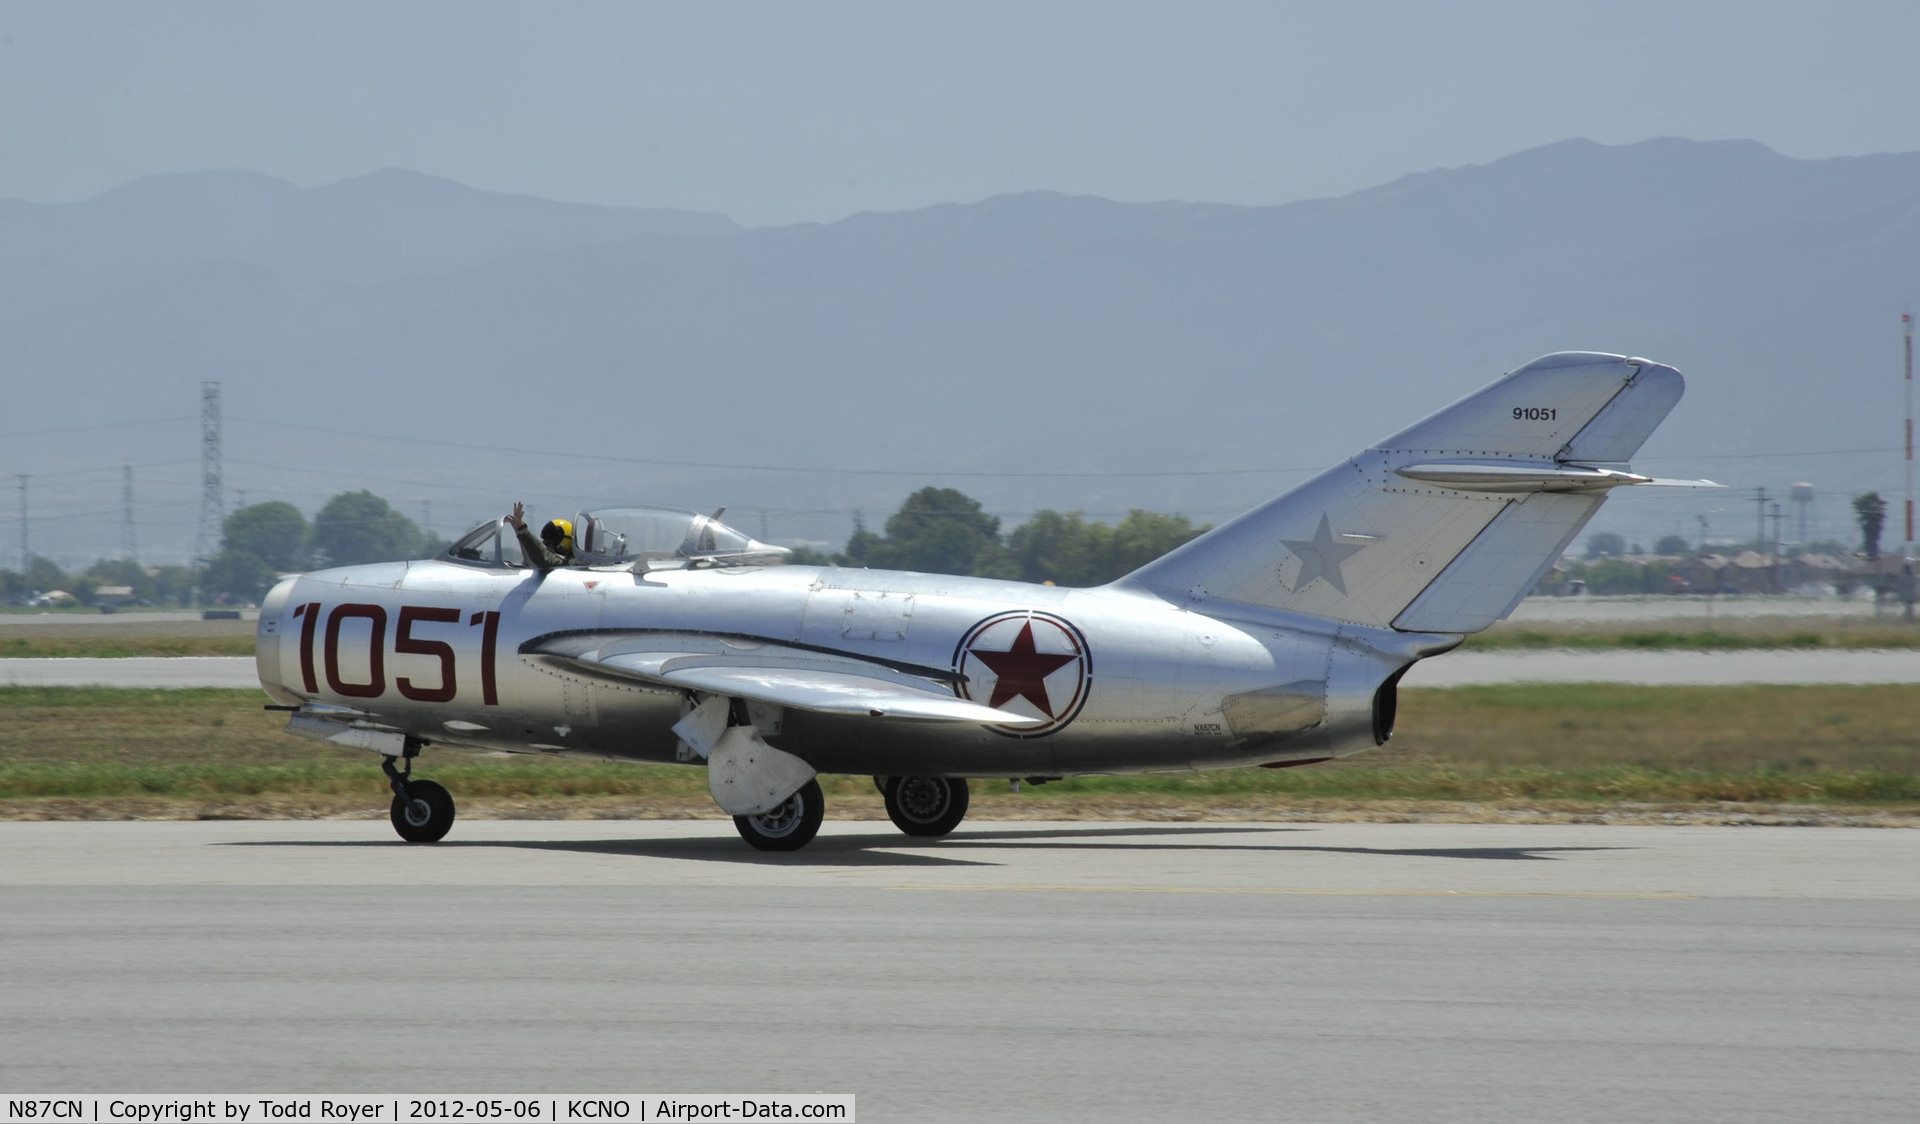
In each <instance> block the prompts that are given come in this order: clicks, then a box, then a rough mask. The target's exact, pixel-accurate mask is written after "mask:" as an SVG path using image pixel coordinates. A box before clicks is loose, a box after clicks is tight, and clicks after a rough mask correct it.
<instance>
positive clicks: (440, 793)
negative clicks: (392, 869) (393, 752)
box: [380, 754, 454, 843]
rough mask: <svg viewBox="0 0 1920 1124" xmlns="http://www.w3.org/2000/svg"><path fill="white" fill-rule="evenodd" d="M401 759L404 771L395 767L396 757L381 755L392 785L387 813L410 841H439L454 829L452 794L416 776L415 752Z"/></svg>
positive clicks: (402, 836) (394, 828)
mask: <svg viewBox="0 0 1920 1124" xmlns="http://www.w3.org/2000/svg"><path fill="white" fill-rule="evenodd" d="M402 760H404V761H405V762H406V769H405V770H404V771H403V770H400V769H396V768H394V767H393V758H391V757H388V756H386V755H384V754H383V755H382V756H381V758H380V769H381V771H382V772H384V773H386V774H387V783H388V784H389V785H391V786H392V788H393V805H392V807H391V808H389V809H388V811H387V817H388V818H389V819H391V820H392V821H393V830H395V831H397V832H399V833H400V838H402V839H404V840H406V841H407V842H409V843H438V842H439V841H440V840H442V839H444V838H446V835H447V832H448V831H450V830H452V829H453V814H454V812H453V794H452V793H450V792H448V791H447V790H446V789H445V788H443V787H441V786H440V785H437V784H435V783H434V782H432V781H426V780H420V781H417V780H414V779H413V755H412V754H408V755H406V757H404V758H403V759H402Z"/></svg>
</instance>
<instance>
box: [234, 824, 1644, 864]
mask: <svg viewBox="0 0 1920 1124" xmlns="http://www.w3.org/2000/svg"><path fill="white" fill-rule="evenodd" d="M1311 830H1313V829H1311V828H1304V827H1217V828H1216V827H1197V826H1167V827H1144V826H1143V827H1085V828H1038V829H1029V830H1001V831H992V830H989V831H967V832H964V833H962V834H958V835H950V836H947V837H946V838H944V839H940V840H937V841H935V840H917V839H910V838H906V837H903V836H900V835H897V834H893V833H891V832H889V833H885V834H874V835H823V836H820V837H819V838H818V839H815V840H814V841H813V843H812V844H810V845H809V846H808V847H807V848H806V849H805V850H803V851H794V852H787V853H780V852H767V851H756V850H753V849H751V848H749V847H748V846H746V844H744V843H742V842H741V841H740V840H738V839H735V838H733V837H732V836H725V837H714V838H694V839H468V840H444V841H442V842H440V843H436V844H433V845H432V846H433V848H434V849H441V848H511V849H515V850H535V851H571V852H574V853H577V854H588V855H630V856H633V857H635V858H659V859H691V860H695V861H701V862H726V863H753V864H756V865H776V866H802V867H804V866H833V867H889V866H897V867H914V866H935V867H937V866H1005V865H1006V864H1005V863H1004V862H997V861H993V860H990V859H986V858H984V857H983V858H961V857H960V855H962V854H964V853H966V852H967V851H979V850H1057V851H1073V850H1123V851H1141V850H1147V851H1186V852H1204V851H1231V852H1238V853H1243V854H1265V853H1273V854H1282V853H1299V852H1319V853H1323V854H1338V855H1381V856H1392V857H1399V858H1432V859H1475V860H1488V859H1491V860H1495V861H1509V862H1511V861H1534V862H1551V861H1557V859H1558V857H1559V856H1560V855H1561V854H1564V853H1569V852H1580V851H1617V850H1623V849H1631V848H1620V847H1525V846H1517V847H1333V846H1313V845H1310V844H1302V845H1276V844H1270V843H1264V842H1253V841H1249V842H1245V843H1226V842H1220V843H1215V842H1201V841H1199V840H1197V839H1194V838H1193V837H1194V836H1217V835H1258V836H1271V835H1276V834H1279V833H1282V832H1287V833H1292V832H1306V831H1311ZM1141 836H1157V837H1166V836H1179V837H1185V838H1183V839H1180V840H1179V841H1165V842H1160V841H1155V842H1134V840H1138V839H1139V838H1140V837H1141ZM217 845H218V846H226V847H381V848H408V847H412V846H415V845H414V844H408V843H403V842H401V841H399V840H397V839H396V840H387V839H353V840H285V841H274V840H245V841H234V842H230V843H222V844H217ZM900 848H938V850H939V851H940V852H944V853H938V854H936V853H931V852H930V851H928V850H914V851H902V850H900Z"/></svg>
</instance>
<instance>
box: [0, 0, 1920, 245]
mask: <svg viewBox="0 0 1920 1124" xmlns="http://www.w3.org/2000/svg"><path fill="white" fill-rule="evenodd" d="M1660 135H1675V136H1686V137H1692V138H1696V139H1718V138H1731V137H1743V138H1752V139H1756V140H1759V141H1762V142H1764V143H1766V144H1768V145H1771V146H1772V147H1774V148H1776V149H1779V150H1780V151H1782V152H1785V153H1788V154H1790V155H1794V156H1804V157H1819V156H1833V155H1845V154H1857V153H1867V152H1881V151H1912V150H1916V149H1920V4H1915V3H1913V2H1912V0H1905V2H1884V3H1882V2H1875V3H1822V4H1819V5H1813V4H1783V3H1714V4H1688V3H1680V2H1674V0H1664V2H1659V3H1621V2H1611V3H1592V2H1589V3H1580V4H1552V3H1513V4H1489V3H1468V2H1461V0H1452V2H1449V3H1445V4H1438V3H1352V2H1347V3H1323V4H1300V5H1282V4H1274V3H1259V4H1211V5H1209V4H1195V3H1182V4H1177V5H1176V4H1155V5H1144V4H1133V3H1125V2H1119V0H1099V2H1088V3H1056V4H1044V3H1033V2H1021V3H981V2H977V0H969V2H967V3H947V4H901V3H871V4H864V3H862V4H853V3H783V4H729V5H718V4H701V5H694V4H671V5H666V4H632V3H620V4H600V3H572V4H566V5H529V4H501V3H478V2H472V0H463V2H461V3H419V2H414V3H406V4H393V3H379V4H356V3H345V2H341V0H328V2H326V3H306V4H280V3H275V4H210V3H201V4H192V5H171V4H156V3H140V4H132V3H121V4H88V3H79V2H73V0H60V2H48V3H13V2H4V0H0V197H17V198H25V199H32V200H37V201H46V202H51V201H61V200H71V199H77V198H84V197H86V196H89V195H93V194H97V193H99V192H101V191H103V190H105V189H107V188H110V187H113V186H116V185H118V184H120V183H123V182H125V181H127V180H130V179H133V178H136V177H138V176H142V175H147V174H150V173H154V172H177V171H200V170H204V169H209V168H242V169H247V170H252V171H260V172H267V173H270V174H274V175H280V176H285V177H287V178H289V179H292V180H294V181H295V182H297V183H301V184H304V185H316V184H320V183H326V182H330V181H332V180H336V179H341V178H345V177H348V176H353V175H358V174H361V173H364V172H368V171H371V170H373V169H375V168H379V167H382V166H388V165H392V166H399V167H407V168H413V169H417V170H420V171H424V172H432V173H436V174H439V175H444V176H449V177H451V178H454V179H457V180H460V181H461V182H464V183H468V184H471V185H473V186H476V187H484V188H489V189H494V190H505V191H522V192H528V193H532V194H536V195H542V196H546V197H549V198H556V199H566V200H576V201H588V202H606V203H623V204H638V205H649V206H674V207H687V208H694V209H699V210H712V211H721V212H724V213H726V214H728V215H731V216H733V217H734V218H736V219H739V220H740V221H742V222H746V223H751V224H763V223H784V222H791V221H797V220H805V219H819V220H827V219H834V218H838V217H841V216H843V215H846V214H849V213H851V212H855V211H861V210H896V209H901V208H907V207H914V206H920V205H925V204H928V203H936V202H951V201H971V200H975V199H979V198H983V197H985V196H989V195H994V194H998V193H1002V192H1009V191H1022V190H1030V189H1035V188H1048V189H1055V190H1061V191H1068V192H1085V193H1092V194H1098V195H1105V196H1108V197H1111V198H1117V199H1128V200H1152V199H1170V198H1179V199H1201V200H1210V201H1219V202H1238V203H1277V202H1285V201H1287V200H1292V199H1299V198H1305V197H1310V196H1316V195H1328V194H1339V193H1344V192H1347V191H1351V190H1355V189H1358V188H1362V187H1367V186H1371V185H1374V184H1377V183H1381V182H1384V181H1386V180H1390V179H1392V178H1394V177H1396V176H1399V175H1403V174H1405V173H1408V172H1413V171H1420V170H1425V169H1428V168H1434V167H1441V166H1453V165H1459V164H1469V163H1480V162H1484V161H1487V160H1491V159H1495V158H1497V157H1500V156H1503V155H1506V154H1508V153H1511V152H1514V151H1518V150H1520V149H1524V148H1529V147H1532V146H1535V145H1539V144H1544V143H1548V142H1551V141H1555V140H1562V139H1565V138H1567V137H1573V136H1585V137H1590V138H1592V139H1594V140H1599V141H1604V142H1608V143H1624V142H1629V141H1635V140H1642V139H1645V138H1647V137H1651V136H1660Z"/></svg>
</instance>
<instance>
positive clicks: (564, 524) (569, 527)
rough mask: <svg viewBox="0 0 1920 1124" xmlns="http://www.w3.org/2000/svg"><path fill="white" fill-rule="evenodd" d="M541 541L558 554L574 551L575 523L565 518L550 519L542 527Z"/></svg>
mask: <svg viewBox="0 0 1920 1124" xmlns="http://www.w3.org/2000/svg"><path fill="white" fill-rule="evenodd" d="M540 541H541V542H543V543H546V544H547V549H548V550H551V551H553V552H555V553H556V554H572V553H573V524H572V523H570V522H568V521H567V520H565V519H549V520H547V525H546V526H544V527H542V528H540Z"/></svg>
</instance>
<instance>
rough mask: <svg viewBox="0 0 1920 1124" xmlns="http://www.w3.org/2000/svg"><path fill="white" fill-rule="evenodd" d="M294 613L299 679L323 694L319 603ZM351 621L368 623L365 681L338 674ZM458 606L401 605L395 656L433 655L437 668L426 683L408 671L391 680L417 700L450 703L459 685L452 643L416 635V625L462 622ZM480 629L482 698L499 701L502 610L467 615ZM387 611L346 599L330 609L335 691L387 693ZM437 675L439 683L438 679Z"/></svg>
mask: <svg viewBox="0 0 1920 1124" xmlns="http://www.w3.org/2000/svg"><path fill="white" fill-rule="evenodd" d="M293 615H294V616H295V617H296V618H299V619H300V680H301V683H302V684H303V685H304V686H305V687H306V689H307V693H308V694H314V695H317V694H319V693H320V680H319V676H318V675H317V674H316V669H315V668H314V666H313V665H314V659H313V641H314V634H315V633H316V632H319V631H320V602H318V601H309V602H307V603H306V604H304V605H296V606H295V607H294V610H293ZM350 620H365V621H366V622H367V625H368V628H367V681H366V682H365V683H351V682H348V681H347V680H345V679H343V678H341V675H340V626H341V625H342V624H344V623H345V622H347V621H350ZM459 623H460V610H458V609H449V608H432V607H428V606H424V605H402V606H401V607H400V613H399V617H398V619H396V620H395V621H394V625H393V652H394V655H396V656H432V657H433V658H434V660H435V661H436V662H438V663H439V665H440V666H439V673H438V675H437V676H436V677H434V678H429V679H428V680H427V682H426V683H424V684H423V683H421V682H420V680H419V679H416V678H412V677H409V676H405V675H396V676H395V677H394V680H393V685H394V686H395V687H397V688H399V691H400V694H401V695H402V696H404V697H405V698H409V699H412V700H413V701H414V702H431V703H443V702H451V701H452V700H453V696H454V693H455V692H456V691H457V690H458V679H457V676H456V675H455V672H454V665H455V662H456V659H457V657H456V656H455V655H454V651H453V645H451V644H449V643H447V642H446V641H445V640H429V639H425V638H423V637H418V636H415V635H414V634H413V631H414V627H415V626H416V625H443V624H455V625H457V624H459ZM476 626H477V627H479V629H480V701H481V703H482V704H483V705H486V706H497V705H499V702H500V696H499V692H498V690H497V689H496V687H495V683H494V649H495V648H496V647H497V646H498V644H499V640H500V614H499V613H498V612H497V611H489V612H477V613H474V614H473V615H472V616H471V617H469V618H468V619H467V627H469V628H472V627H476ZM386 647H387V610H386V607H385V606H383V605H369V604H360V603H352V602H350V603H348V604H345V605H336V606H334V609H333V612H331V613H328V614H327V624H326V631H325V635H324V639H323V642H322V644H321V662H322V664H323V665H324V667H325V671H326V675H327V688H328V689H329V690H331V691H332V692H333V693H334V694H336V695H344V696H346V697H347V698H354V699H377V698H379V697H380V696H381V695H384V694H386V693H387V661H386ZM435 678H437V680H438V681H437V682H436V681H435Z"/></svg>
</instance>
